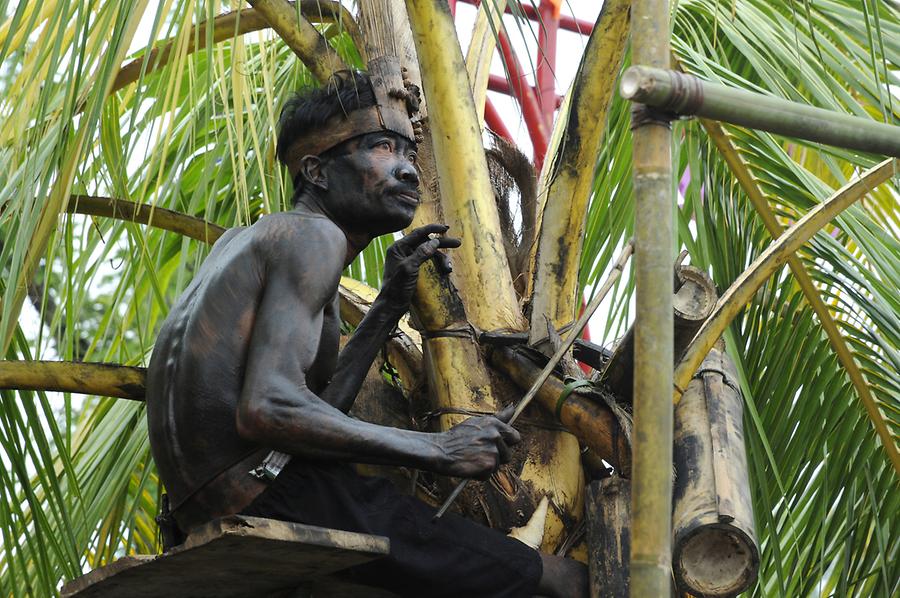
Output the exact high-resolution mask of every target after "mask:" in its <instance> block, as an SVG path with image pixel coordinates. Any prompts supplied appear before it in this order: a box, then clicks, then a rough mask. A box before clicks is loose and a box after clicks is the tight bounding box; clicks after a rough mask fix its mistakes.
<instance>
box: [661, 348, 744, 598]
mask: <svg viewBox="0 0 900 598" xmlns="http://www.w3.org/2000/svg"><path fill="white" fill-rule="evenodd" d="M737 385H738V380H737V371H736V370H735V367H734V363H733V362H732V361H731V358H729V357H728V355H726V354H725V353H724V351H722V350H719V349H715V348H714V349H713V350H712V351H710V353H709V355H708V356H707V357H706V359H705V360H704V361H703V365H702V366H701V368H700V371H699V372H698V373H697V375H696V376H695V377H694V379H693V380H692V381H691V383H690V385H688V389H687V392H685V394H684V397H682V399H681V402H680V403H678V407H677V408H676V409H675V492H674V494H675V496H674V514H673V526H674V528H673V533H672V535H673V537H674V551H673V556H672V560H673V570H674V574H675V581H676V584H677V585H678V586H679V588H680V589H681V590H683V591H687V592H690V593H691V594H693V595H696V596H709V597H711V598H712V597H718V596H734V595H736V594H739V593H741V592H743V591H744V590H746V589H747V588H748V587H749V586H750V585H751V584H752V583H753V581H754V580H755V579H756V575H757V572H758V570H759V547H758V546H757V541H756V532H755V530H754V527H753V504H752V502H751V496H750V480H749V476H748V473H747V455H746V451H745V450H744V424H743V400H742V398H741V393H740V391H739V390H738V386H737Z"/></svg>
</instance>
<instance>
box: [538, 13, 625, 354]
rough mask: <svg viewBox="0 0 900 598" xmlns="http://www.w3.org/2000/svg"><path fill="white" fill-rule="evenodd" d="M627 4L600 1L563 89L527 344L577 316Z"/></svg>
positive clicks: (543, 190)
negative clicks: (587, 229) (587, 230)
mask: <svg viewBox="0 0 900 598" xmlns="http://www.w3.org/2000/svg"><path fill="white" fill-rule="evenodd" d="M629 8H630V0H607V1H606V2H604V3H603V8H602V9H601V11H600V15H599V16H598V17H597V24H596V26H595V27H594V31H593V33H592V34H591V37H590V39H589V40H588V43H587V47H586V48H585V51H584V54H583V56H582V58H581V64H580V65H579V67H578V72H577V74H576V76H575V81H574V82H573V83H572V88H571V90H570V91H569V93H568V95H569V99H568V100H567V101H568V106H567V109H566V110H561V111H560V118H559V120H558V121H557V124H556V129H557V130H556V131H554V137H557V136H559V135H561V136H562V138H561V139H560V140H559V141H558V142H557V143H556V144H555V151H554V152H553V154H552V155H551V157H550V158H549V159H548V160H546V161H545V163H546V164H547V166H545V167H544V169H543V171H542V172H541V179H540V189H539V191H538V201H539V207H538V214H539V216H538V218H539V220H538V231H539V232H538V242H537V243H536V244H535V251H536V253H535V254H534V256H533V258H532V259H533V262H534V266H533V281H531V284H530V286H531V288H532V289H533V293H532V295H531V332H530V338H529V342H530V343H531V344H535V343H537V342H539V341H541V340H542V339H544V338H546V337H547V325H546V323H545V321H544V318H545V317H546V318H548V319H549V320H550V322H551V324H553V326H554V327H555V328H561V327H563V326H565V325H566V324H568V323H570V322H572V321H573V320H574V319H575V316H576V310H577V309H578V308H579V307H580V306H581V301H580V300H579V299H578V298H577V297H576V295H577V291H578V269H579V268H578V266H579V262H580V261H581V249H582V245H583V241H584V227H585V217H586V214H587V205H588V200H589V199H590V196H591V186H592V185H593V182H594V167H595V163H596V160H597V154H598V152H599V151H600V144H601V143H602V141H603V134H604V132H605V131H606V113H607V110H608V108H609V104H610V101H611V99H612V94H613V90H614V89H615V84H616V78H617V77H618V76H619V70H620V69H621V67H622V59H623V56H624V54H625V45H626V40H627V37H628V29H629V12H630V10H629ZM554 141H556V140H554ZM551 147H554V146H551ZM561 239H565V240H566V242H565V243H562V242H561V241H560V240H561Z"/></svg>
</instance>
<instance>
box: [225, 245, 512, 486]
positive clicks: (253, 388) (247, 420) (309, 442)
mask: <svg viewBox="0 0 900 598" xmlns="http://www.w3.org/2000/svg"><path fill="white" fill-rule="evenodd" d="M277 233H278V234H277V235H274V237H277V239H278V240H277V241H274V242H273V247H272V248H271V250H270V253H271V255H272V257H271V258H270V259H267V266H266V283H265V284H266V290H265V293H264V296H263V299H262V302H261V304H260V307H259V310H258V312H257V316H256V321H255V324H254V329H253V334H252V338H251V341H250V347H249V352H248V358H247V364H246V369H245V377H244V385H243V389H242V393H241V398H240V401H239V404H238V410H237V416H236V417H237V422H236V423H237V428H238V432H239V433H240V434H241V435H242V436H243V437H245V438H247V439H248V440H251V441H254V442H257V443H259V444H261V445H263V446H266V447H271V448H274V449H277V450H280V451H283V452H287V453H290V454H294V455H301V456H304V457H308V458H316V459H334V460H349V461H357V462H365V463H384V464H393V465H406V466H412V467H417V468H421V469H428V470H431V471H435V472H437V473H442V474H447V475H454V476H461V477H484V476H486V475H488V474H490V472H492V471H494V470H495V469H496V467H497V465H498V464H499V463H500V462H502V461H504V460H506V459H508V454H507V453H508V451H507V445H511V444H515V443H517V442H518V441H519V434H518V432H516V431H515V430H514V429H513V428H511V427H509V426H507V425H506V424H504V423H503V422H501V421H499V420H498V419H496V418H493V417H478V418H472V419H469V420H466V421H465V422H463V423H462V424H459V425H458V426H455V427H454V428H452V429H451V430H449V431H447V432H443V433H440V434H426V433H422V432H414V431H409V430H399V429H396V428H388V427H384V426H377V425H374V424H370V423H367V422H362V421H359V420H355V419H352V418H350V417H348V416H347V415H345V414H344V413H343V412H341V411H340V410H338V409H336V408H335V407H333V406H331V405H329V404H328V403H326V402H325V401H323V400H322V399H321V398H319V397H318V396H316V394H315V393H313V392H312V391H311V390H310V389H309V388H308V387H307V385H306V376H307V372H308V371H309V368H310V367H312V365H313V363H314V360H315V357H316V352H317V350H318V344H319V336H320V334H321V330H322V321H323V317H324V308H325V305H326V303H327V302H328V301H330V300H331V298H332V297H333V293H334V290H335V288H336V287H337V283H338V280H339V276H340V271H341V269H342V267H343V247H341V246H340V245H339V244H338V243H335V242H334V240H333V239H330V238H328V235H324V234H322V232H321V231H320V230H317V229H315V228H313V229H312V230H311V231H303V232H302V234H292V233H291V232H290V231H277ZM297 255H301V256H315V257H314V259H297V258H296V257H294V256H297Z"/></svg>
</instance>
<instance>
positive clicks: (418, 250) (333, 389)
mask: <svg viewBox="0 0 900 598" xmlns="http://www.w3.org/2000/svg"><path fill="white" fill-rule="evenodd" d="M445 232H447V226H446V225H443V224H429V225H427V226H423V227H421V228H417V229H415V230H414V231H412V232H410V233H409V234H408V235H406V236H405V237H403V238H402V239H400V240H399V241H397V242H396V243H394V244H393V245H391V247H390V249H388V253H387V259H386V260H385V266H384V279H383V284H382V287H381V291H380V292H379V293H378V297H376V298H375V301H373V302H372V306H371V307H370V308H369V311H368V313H366V315H365V317H364V318H363V320H362V322H360V324H359V326H358V327H357V328H356V330H355V331H354V333H353V335H352V336H351V337H350V340H349V341H348V342H347V345H346V346H345V347H344V350H343V351H341V354H340V357H339V358H338V363H337V367H336V368H335V371H334V375H333V376H332V378H331V383H330V384H329V385H328V388H326V389H325V390H324V391H323V392H322V394H321V398H322V399H323V400H325V401H327V402H328V403H330V404H331V405H333V406H334V407H336V408H338V409H340V410H341V411H343V412H344V413H347V412H349V411H350V408H351V407H352V406H353V402H354V401H355V400H356V396H357V395H358V394H359V389H360V387H361V386H362V383H363V381H364V380H365V378H366V374H367V373H368V372H369V368H370V367H372V362H373V361H374V359H375V356H376V355H378V352H379V351H380V350H381V348H382V347H383V346H384V344H385V343H386V342H387V340H388V337H389V336H390V334H391V332H393V330H394V328H395V327H396V326H397V322H399V321H400V318H401V317H403V314H405V313H406V311H407V310H408V309H409V303H410V301H411V300H412V295H413V292H414V291H415V287H416V280H417V279H418V276H419V268H420V267H421V266H422V264H423V263H425V262H426V261H427V260H429V259H431V258H432V257H434V256H435V254H437V250H438V249H440V248H445V247H459V240H458V239H454V238H452V237H440V238H436V239H432V238H430V235H431V234H432V233H435V234H443V233H445Z"/></svg>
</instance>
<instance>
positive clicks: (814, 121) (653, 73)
mask: <svg viewBox="0 0 900 598" xmlns="http://www.w3.org/2000/svg"><path fill="white" fill-rule="evenodd" d="M635 60H637V56H635ZM638 64H641V63H638ZM653 66H656V67H658V66H659V65H651V66H632V67H630V68H629V69H628V70H627V71H625V74H624V75H623V76H622V97H624V98H625V99H626V100H632V101H634V102H640V103H643V104H647V105H650V106H655V107H657V108H659V109H661V110H665V111H671V112H674V113H676V114H681V115H697V116H701V117H703V118H710V119H713V120H719V121H723V122H727V123H731V124H734V125H740V126H743V127H748V128H751V129H760V130H763V131H768V132H770V133H776V134H778V135H785V136H788V137H798V138H800V139H806V140H808V141H815V142H817V143H825V144H827V145H836V146H839V147H844V148H848V149H855V150H859V151H863V152H870V153H873V154H882V155H885V156H893V157H895V158H898V157H900V127H895V126H892V125H888V124H884V123H879V122H875V121H873V120H871V119H868V118H861V117H858V116H850V115H849V114H841V113H840V112H834V111H833V110H825V109H824V108H816V107H815V106H808V105H805V104H799V103H797V102H791V101H789V100H783V99H781V98H775V97H772V96H768V95H764V94H761V93H754V92H752V91H746V90H743V89H735V88H733V87H725V86H724V85H716V84H715V83H710V82H708V81H703V80H701V79H698V78H697V77H695V76H693V75H687V74H684V73H679V72H677V71H672V70H666V69H663V68H652V67H653Z"/></svg>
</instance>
